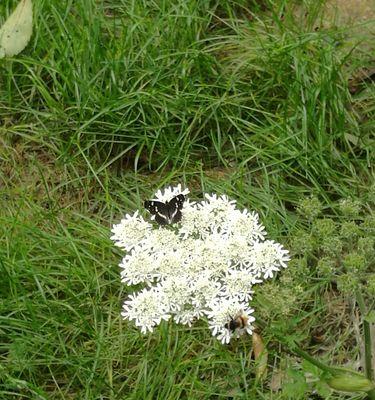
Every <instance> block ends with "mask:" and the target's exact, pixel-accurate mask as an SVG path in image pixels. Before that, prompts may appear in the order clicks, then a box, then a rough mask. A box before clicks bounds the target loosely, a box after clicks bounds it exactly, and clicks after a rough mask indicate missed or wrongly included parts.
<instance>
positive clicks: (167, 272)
mask: <svg viewBox="0 0 375 400" xmlns="http://www.w3.org/2000/svg"><path fill="white" fill-rule="evenodd" d="M188 193H189V190H188V189H185V190H182V188H181V185H178V186H176V187H168V188H166V189H164V191H160V190H159V191H158V192H156V194H155V199H154V200H151V201H149V202H147V204H148V205H149V206H148V208H149V210H150V211H151V214H155V213H159V214H163V213H164V214H168V215H167V217H166V218H165V220H166V221H167V220H168V221H173V219H176V218H175V216H176V215H177V214H176V212H178V213H180V212H181V218H178V219H181V220H180V221H179V222H177V223H173V224H166V225H162V226H160V225H157V224H155V223H154V222H153V221H152V220H153V217H154V215H151V218H150V221H149V222H148V221H146V220H145V219H144V218H143V217H142V216H141V215H140V213H139V212H138V211H136V212H135V213H134V214H132V215H129V214H127V215H126V216H125V218H124V219H122V220H121V222H120V223H119V224H117V225H114V226H113V228H112V233H113V235H112V237H111V239H112V240H113V241H114V242H115V245H116V246H118V247H120V248H121V249H123V250H124V251H125V255H124V258H123V259H122V261H121V263H120V267H121V281H122V282H123V283H124V284H125V285H127V286H132V285H138V284H143V287H142V289H141V290H139V291H138V292H133V294H131V295H130V296H129V298H128V299H127V300H126V301H125V303H124V306H123V311H122V316H123V317H124V318H125V319H128V320H132V321H134V322H135V325H136V326H138V327H139V328H140V329H141V331H142V332H144V333H146V332H147V331H152V330H153V329H154V327H155V326H157V325H158V324H160V322H161V321H162V320H168V319H170V318H172V319H173V320H174V321H175V322H177V323H181V324H185V325H188V326H191V324H192V323H193V322H194V321H195V320H197V319H199V318H204V319H205V320H207V321H208V326H209V329H210V330H211V332H212V334H213V335H214V336H216V337H217V338H218V339H219V340H220V341H221V342H222V343H229V341H230V340H231V339H232V338H233V337H238V336H239V335H241V334H243V333H245V332H247V333H250V334H251V333H252V329H253V325H252V323H253V322H254V320H255V318H254V317H253V316H252V315H251V314H252V313H253V312H254V310H253V308H251V306H250V304H249V302H250V301H251V299H252V293H253V290H252V287H253V285H255V284H259V283H261V282H263V281H264V280H265V279H268V278H272V277H273V276H274V273H275V272H277V271H279V270H280V269H281V268H285V267H286V266H287V264H286V263H287V261H288V260H289V256H288V251H287V250H285V249H284V248H283V247H282V245H281V244H279V243H276V242H274V241H273V240H267V239H265V237H266V231H265V229H264V227H263V225H262V224H261V223H260V222H259V216H258V214H257V213H255V212H253V211H248V210H246V209H244V210H239V209H238V208H237V207H236V202H235V201H234V200H229V199H228V198H227V197H226V196H224V195H223V196H217V195H216V194H211V195H210V194H205V195H204V199H203V200H201V201H195V202H191V201H189V200H188V199H187V195H188ZM181 194H182V195H183V199H184V201H183V204H181V202H177V201H175V200H173V199H175V198H176V196H179V195H181ZM180 198H181V196H179V197H178V199H180ZM174 208H175V209H174ZM178 215H179V217H180V214H178ZM162 217H163V216H160V215H159V216H158V220H159V221H162V220H163V218H162Z"/></svg>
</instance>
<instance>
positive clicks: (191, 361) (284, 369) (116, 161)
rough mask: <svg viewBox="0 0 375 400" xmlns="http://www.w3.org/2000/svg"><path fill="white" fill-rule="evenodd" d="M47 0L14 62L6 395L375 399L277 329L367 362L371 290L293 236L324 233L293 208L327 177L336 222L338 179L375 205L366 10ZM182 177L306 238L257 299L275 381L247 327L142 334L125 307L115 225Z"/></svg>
mask: <svg viewBox="0 0 375 400" xmlns="http://www.w3.org/2000/svg"><path fill="white" fill-rule="evenodd" d="M16 3H17V1H13V0H5V1H4V2H2V3H1V4H0V22H3V20H4V19H5V15H8V14H9V12H10V10H12V9H13V8H14V6H15V5H16ZM34 3H35V4H34V10H35V27H34V34H33V37H32V40H31V42H30V44H29V45H28V47H27V48H26V50H25V51H24V52H22V53H21V54H20V55H19V56H17V57H15V58H13V59H12V60H1V61H0V243H1V246H0V276H1V281H0V293H1V297H0V310H1V312H0V321H1V323H0V359H1V365H0V398H1V399H2V398H4V399H113V400H114V399H134V400H135V399H163V400H164V399H228V398H233V399H247V398H257V399H258V398H259V399H304V398H307V394H308V393H310V392H311V391H312V390H313V389H314V388H317V389H318V390H319V391H320V393H325V395H324V396H323V398H330V399H360V398H364V396H362V395H358V394H351V395H350V394H347V395H344V394H338V393H330V394H328V393H329V392H327V391H326V390H327V389H326V388H323V387H320V386H319V385H318V384H316V383H306V380H305V375H304V374H305V373H307V372H308V373H311V374H313V375H314V376H315V377H317V376H318V375H319V374H318V373H317V371H315V370H311V365H307V364H306V363H304V362H301V360H300V359H298V358H297V357H295V356H293V355H291V354H290V353H288V352H287V351H286V349H285V348H284V347H282V346H280V345H278V343H277V341H276V340H275V337H274V332H279V333H280V334H282V335H284V336H285V337H286V340H289V341H291V340H292V339H294V340H296V341H297V342H298V343H299V344H300V345H301V346H302V347H303V348H304V349H305V350H306V351H308V352H310V353H311V354H314V355H316V356H317V357H319V358H320V359H322V360H324V361H325V362H327V363H336V364H340V365H346V366H351V367H355V366H358V365H357V364H356V361H357V360H358V357H359V344H358V343H360V338H359V336H358V332H360V331H361V329H362V328H361V325H360V324H359V322H358V320H356V319H355V318H354V317H353V315H355V313H354V312H353V310H354V307H355V304H354V303H353V301H350V299H349V300H348V298H350V296H349V295H348V294H347V292H345V290H344V289H342V290H341V289H340V285H339V289H337V287H336V282H335V280H336V278H332V275H330V274H328V273H327V272H324V273H323V274H322V273H320V272H319V271H320V270H319V267H318V266H317V265H318V264H317V261H318V260H319V259H320V258H322V257H323V255H324V251H323V250H322V249H321V248H320V247H319V245H318V244H316V246H317V247H314V248H312V249H310V250H309V251H308V252H307V253H306V254H305V256H306V257H304V256H301V254H300V253H299V252H298V246H301V243H299V244H296V243H295V242H296V240H295V239H296V238H298V237H300V235H301V232H302V231H303V232H305V234H306V235H312V236H313V233H311V229H310V228H311V226H310V223H309V222H308V221H307V220H306V219H304V218H303V217H301V216H300V214H298V212H296V207H297V205H298V204H300V200H301V198H305V197H306V196H310V194H315V195H316V196H317V197H318V198H319V199H320V200H321V202H322V204H323V213H324V215H325V216H329V217H331V218H333V219H334V220H335V221H336V222H337V223H341V222H343V221H346V219H345V216H343V215H342V214H340V211H339V207H338V200H339V199H341V198H354V199H358V201H359V202H360V203H361V204H362V211H361V215H360V217H359V219H358V220H356V222H357V223H358V224H359V223H362V222H363V220H364V219H366V215H367V214H369V215H370V214H371V212H372V208H373V206H374V199H373V197H371V196H373V195H374V194H373V192H371V190H373V187H374V186H372V185H373V184H374V170H373V165H374V151H373V149H374V145H375V143H374V136H373V132H374V128H375V126H374V120H375V118H374V117H375V101H374V99H375V96H374V93H375V92H374V85H373V83H372V82H371V81H365V82H363V83H361V84H359V85H358V88H357V90H356V92H355V94H351V93H350V91H349V87H348V81H349V78H350V77H351V76H352V75H353V74H354V72H353V71H355V70H357V69H359V68H360V67H361V68H362V67H369V66H370V67H371V53H370V52H369V51H368V47H371V42H370V39H369V37H368V36H364V35H363V34H361V33H358V32H361V26H359V27H358V29H357V30H355V31H354V30H352V28H350V27H346V26H337V27H335V26H334V25H332V24H331V25H329V26H327V24H326V23H325V18H326V15H325V12H324V4H323V2H320V1H319V2H317V1H298V2H297V1H296V2H285V1H283V0H277V1H274V2H271V1H250V2H249V1H244V0H243V1H241V0H238V1H230V0H225V1H220V2H213V1H206V0H205V1H200V2H196V1H192V0H187V1H183V0H178V1H170V0H163V1H159V2H157V1H155V2H153V1H128V0H126V1H125V0H113V1H94V0H83V1H80V2H72V1H69V2H56V1H54V0H41V1H39V2H36V1H35V2H34ZM301 10H302V11H301ZM306 10H308V14H307V15H306V16H305V17H302V15H304V12H305V11H306ZM317 26H321V28H320V29H319V30H316V29H315V28H316V27H317ZM178 182H182V183H183V184H185V185H187V186H189V187H190V189H191V192H192V197H193V198H199V197H201V195H202V193H203V192H217V193H225V194H228V196H230V197H232V198H235V199H236V200H237V201H238V203H239V204H240V205H241V206H243V207H248V208H250V209H254V210H256V211H258V212H259V214H260V216H261V219H262V221H263V223H264V224H265V225H266V228H267V231H268V232H269V236H270V237H271V238H272V239H275V240H278V241H281V242H282V243H284V244H285V245H286V246H287V247H289V248H291V249H292V251H293V260H294V261H293V264H292V265H291V267H290V269H288V270H286V271H284V272H283V273H281V274H279V277H278V278H277V279H276V280H275V281H274V282H272V283H269V284H267V285H264V288H260V289H259V290H258V291H257V296H256V298H255V300H254V301H255V306H254V307H255V308H256V313H257V315H256V317H258V318H259V319H263V320H264V321H265V322H266V326H265V327H264V328H263V329H262V336H263V338H264V340H265V343H266V344H267V347H268V351H269V360H268V362H269V367H268V375H267V378H266V380H265V381H264V382H257V381H256V380H255V378H254V376H255V370H256V361H255V360H253V359H252V358H251V357H250V352H251V347H252V345H251V340H250V338H246V339H244V340H241V341H238V342H234V343H232V344H231V345H230V346H223V345H221V344H219V343H218V342H217V341H216V340H214V339H213V338H212V337H211V336H210V334H209V332H208V331H207V329H206V327H205V324H204V323H203V322H201V323H198V324H196V325H194V326H193V327H192V328H186V327H182V326H173V325H172V324H169V323H164V324H162V325H161V327H160V329H157V330H156V331H155V332H154V333H153V334H152V335H148V336H143V335H142V334H141V333H140V332H139V331H138V330H137V329H136V328H135V327H134V326H133V325H132V324H130V323H127V322H125V321H123V320H122V319H121V316H120V311H121V304H122V302H123V301H124V299H125V298H126V295H127V293H128V292H130V291H131V290H130V288H126V287H123V286H122V285H121V283H120V279H119V278H120V277H119V268H118V263H119V261H120V258H121V254H120V252H118V251H117V250H116V249H115V248H114V246H113V245H112V243H111V241H110V240H109V236H110V226H111V225H112V224H113V223H116V222H118V221H119V220H120V218H121V217H122V215H124V214H125V213H126V212H131V211H133V210H135V209H137V208H141V206H142V202H143V200H144V199H145V198H148V197H149V196H150V195H151V193H152V192H153V191H154V190H155V189H156V188H160V187H163V186H165V185H169V184H171V183H178ZM371 188H372V189H371ZM338 227H340V225H338ZM337 229H339V228H337ZM366 229H367V228H366ZM364 235H367V236H368V237H372V235H373V231H370V230H367V231H366V233H364ZM312 236H311V237H312ZM341 239H342V238H341V237H340V240H341ZM314 240H315V239H314ZM317 240H318V239H317ZM319 240H320V239H319ZM345 246H346V245H344V248H343V250H342V253H340V254H339V255H338V258H340V257H345V255H346V254H347V253H349V252H350V251H352V250H353V249H350V248H348V247H345ZM369 262H370V261H369ZM369 265H370V267H371V268H372V267H373V264H369ZM370 267H369V269H370ZM340 268H341V267H340ZM349 272H350V271H349ZM349 272H348V271H346V270H345V269H340V270H339V272H338V273H337V276H341V275H340V274H342V276H344V277H345V276H346V275H348V273H349ZM370 272H371V271H370ZM370 272H369V275H371V273H370ZM337 276H336V277H337ZM338 281H339V282H340V280H339V279H338ZM333 282H334V284H333ZM341 285H343V283H341ZM341 288H342V287H341ZM280 297H281V299H280ZM365 298H366V300H367V304H368V306H371V305H372V303H371V302H370V301H369V300H370V299H371V296H370V295H368V294H367V295H366V296H365ZM280 301H282V306H279V304H280ZM353 318H354V319H353ZM320 331H323V332H324V333H325V334H324V335H323V336H324V342H323V343H315V342H313V341H312V339H311V338H313V337H315V336H318V333H317V332H320ZM314 335H315V336H314ZM278 379H279V380H281V381H282V385H281V387H277V385H276V383H275V381H277V380H278ZM270 382H271V383H270ZM270 387H271V388H272V387H273V388H275V387H277V389H278V390H277V391H276V390H274V391H272V390H271V388H270Z"/></svg>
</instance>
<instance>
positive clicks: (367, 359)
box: [355, 287, 373, 381]
mask: <svg viewBox="0 0 375 400" xmlns="http://www.w3.org/2000/svg"><path fill="white" fill-rule="evenodd" d="M355 294H356V298H357V303H358V306H359V309H360V310H361V314H362V320H363V332H364V336H365V371H366V377H367V379H369V380H370V381H371V380H372V379H373V376H372V365H371V361H372V354H371V328H370V323H369V322H368V321H366V320H365V316H366V315H367V310H366V306H365V301H364V299H363V296H362V292H361V291H360V289H359V288H358V287H357V289H356V291H355Z"/></svg>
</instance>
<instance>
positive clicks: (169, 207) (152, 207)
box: [145, 194, 185, 225]
mask: <svg viewBox="0 0 375 400" xmlns="http://www.w3.org/2000/svg"><path fill="white" fill-rule="evenodd" d="M184 201H185V196H184V195H183V194H179V195H177V196H175V197H173V198H172V199H171V200H169V201H166V202H165V203H163V202H162V201H156V200H146V201H145V208H146V210H148V211H149V212H150V213H151V214H152V215H155V221H156V222H157V223H158V224H159V225H170V224H176V223H177V222H180V221H181V217H182V213H181V210H182V207H183V205H184Z"/></svg>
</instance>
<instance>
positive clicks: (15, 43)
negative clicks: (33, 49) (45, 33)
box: [0, 0, 33, 58]
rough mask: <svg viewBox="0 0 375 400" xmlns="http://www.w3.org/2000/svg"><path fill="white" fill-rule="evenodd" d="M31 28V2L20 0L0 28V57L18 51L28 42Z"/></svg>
mask: <svg viewBox="0 0 375 400" xmlns="http://www.w3.org/2000/svg"><path fill="white" fill-rule="evenodd" d="M32 29H33V6H32V2H31V0H21V1H20V3H19V4H18V6H17V7H16V9H15V10H14V11H13V13H12V14H11V15H10V16H9V17H8V19H7V20H6V21H5V23H4V25H3V26H2V27H1V29H0V58H3V57H5V56H14V55H17V54H18V53H20V52H21V51H22V50H23V49H24V48H25V47H26V46H27V44H28V43H29V40H30V38H31V34H32Z"/></svg>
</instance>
